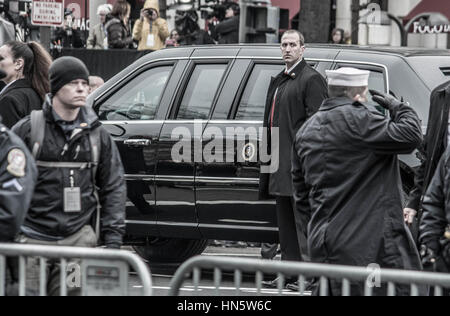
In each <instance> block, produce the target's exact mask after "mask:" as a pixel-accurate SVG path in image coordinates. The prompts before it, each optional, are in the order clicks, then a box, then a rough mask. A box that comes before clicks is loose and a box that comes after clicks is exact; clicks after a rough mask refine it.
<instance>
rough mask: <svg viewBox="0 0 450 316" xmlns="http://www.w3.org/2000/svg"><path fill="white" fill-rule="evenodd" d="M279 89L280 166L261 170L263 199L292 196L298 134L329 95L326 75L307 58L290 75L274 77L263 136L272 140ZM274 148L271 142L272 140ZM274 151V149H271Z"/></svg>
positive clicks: (269, 94)
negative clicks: (293, 162) (294, 145)
mask: <svg viewBox="0 0 450 316" xmlns="http://www.w3.org/2000/svg"><path fill="white" fill-rule="evenodd" d="M277 88H278V92H277V98H276V104H275V111H274V119H273V121H274V124H273V126H274V127H279V168H278V171H277V172H275V173H273V174H268V173H261V175H260V198H261V199H269V198H271V197H273V196H290V197H292V193H293V192H292V176H291V167H292V164H291V152H292V144H293V142H294V138H295V134H296V133H297V131H298V130H299V128H300V127H301V126H302V125H303V123H304V122H305V121H306V120H307V119H308V118H309V117H310V116H311V115H313V114H314V113H315V112H316V111H317V110H318V109H319V107H320V105H321V104H322V102H323V101H324V100H325V99H326V98H327V94H328V88H327V83H326V81H325V78H323V77H322V75H321V74H320V73H318V72H317V71H316V70H314V69H313V68H312V67H311V66H309V65H308V64H307V63H306V61H305V60H303V61H302V62H301V63H300V64H299V65H298V66H297V67H295V68H294V69H293V70H292V71H291V72H290V74H289V75H287V74H285V72H284V71H283V72H281V73H280V74H278V75H277V76H276V77H274V78H272V79H271V83H270V86H269V90H268V93H267V99H266V108H265V114H264V133H265V135H263V137H265V138H266V139H269V135H270V134H271V132H270V127H269V118H270V116H271V109H272V103H273V99H274V94H275V91H276V90H277ZM268 144H269V147H270V145H271V144H270V141H269V142H268ZM267 152H268V153H270V152H271V151H270V150H267Z"/></svg>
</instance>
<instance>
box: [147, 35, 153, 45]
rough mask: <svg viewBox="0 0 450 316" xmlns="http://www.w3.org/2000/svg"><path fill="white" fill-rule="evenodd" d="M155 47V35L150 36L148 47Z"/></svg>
mask: <svg viewBox="0 0 450 316" xmlns="http://www.w3.org/2000/svg"><path fill="white" fill-rule="evenodd" d="M153 46H155V35H153V34H149V35H148V37H147V47H153Z"/></svg>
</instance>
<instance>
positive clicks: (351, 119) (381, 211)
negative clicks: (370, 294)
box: [292, 98, 422, 269]
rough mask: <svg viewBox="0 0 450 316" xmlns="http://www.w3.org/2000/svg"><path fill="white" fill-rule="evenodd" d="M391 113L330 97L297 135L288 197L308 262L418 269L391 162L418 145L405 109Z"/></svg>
mask: <svg viewBox="0 0 450 316" xmlns="http://www.w3.org/2000/svg"><path fill="white" fill-rule="evenodd" d="M391 112H392V113H391V118H390V119H389V118H387V117H385V116H384V115H382V114H380V113H379V112H378V111H377V110H376V109H375V108H374V107H372V106H369V105H364V104H361V103H359V102H353V101H352V100H351V99H349V98H333V99H329V100H326V101H325V102H324V103H323V105H322V106H321V107H320V110H319V112H317V114H315V115H314V116H313V117H312V118H311V119H310V120H308V121H307V122H306V123H305V124H304V125H303V127H302V128H301V129H300V130H299V132H298V133H297V136H296V140H295V145H294V152H293V158H292V160H293V169H292V174H293V185H294V189H295V194H294V199H295V201H296V211H297V212H298V213H299V214H300V217H301V218H302V219H301V221H300V222H301V223H302V225H303V227H302V229H303V231H307V236H308V248H309V251H310V255H311V259H312V261H314V262H322V263H323V262H327V263H332V264H343V265H356V266H367V265H369V264H371V263H378V264H380V265H381V266H383V267H388V268H399V269H420V268H421V264H420V259H419V255H418V252H417V249H416V248H415V245H414V242H413V239H412V236H411V234H410V232H409V230H408V228H407V227H406V225H405V224H404V220H403V212H402V193H401V180H400V170H399V162H398V159H397V154H407V153H410V152H412V151H413V150H414V149H415V148H416V147H417V146H418V145H419V144H420V142H421V141H422V132H421V126H420V120H419V118H418V116H417V114H416V113H415V112H414V110H413V109H412V108H410V107H409V106H406V105H404V104H402V105H401V106H399V107H398V108H397V109H396V110H395V111H391ZM308 223H309V224H308Z"/></svg>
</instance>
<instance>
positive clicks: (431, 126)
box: [407, 81, 450, 211]
mask: <svg viewBox="0 0 450 316" xmlns="http://www.w3.org/2000/svg"><path fill="white" fill-rule="evenodd" d="M449 107H450V81H449V82H446V83H444V84H442V85H440V86H439V87H437V88H436V89H434V90H433V92H432V93H431V100H430V111H429V116H428V127H427V133H426V135H425V138H424V141H423V144H422V146H421V148H420V158H421V160H422V164H421V166H420V167H419V169H418V170H417V171H416V175H415V179H414V185H415V186H414V188H413V189H412V191H411V193H410V195H409V200H408V205H407V206H408V207H409V208H412V209H414V210H416V211H418V210H419V209H420V202H421V198H422V196H423V195H424V194H425V192H426V190H427V188H428V185H429V184H430V181H431V178H432V177H433V175H434V173H435V171H436V167H437V164H438V162H439V159H440V158H441V156H442V154H443V153H444V151H445V147H446V143H447V133H448V132H447V130H448V120H449Z"/></svg>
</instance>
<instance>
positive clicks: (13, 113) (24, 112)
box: [0, 79, 42, 128]
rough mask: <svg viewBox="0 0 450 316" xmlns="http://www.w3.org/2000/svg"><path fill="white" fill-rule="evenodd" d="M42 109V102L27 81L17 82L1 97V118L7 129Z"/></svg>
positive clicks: (20, 80)
mask: <svg viewBox="0 0 450 316" xmlns="http://www.w3.org/2000/svg"><path fill="white" fill-rule="evenodd" d="M41 108H42V100H41V98H40V97H39V95H38V94H37V92H36V91H35V90H34V89H33V87H32V86H31V83H30V82H29V81H28V80H27V79H19V80H17V81H15V82H14V83H13V84H11V85H10V86H9V87H7V88H6V90H5V91H3V93H2V94H1V95H0V116H2V118H3V121H2V123H3V124H4V125H5V126H6V127H7V128H11V127H13V126H14V125H15V124H16V123H17V122H18V121H20V120H21V119H23V118H24V117H25V116H28V115H29V114H30V113H31V111H33V110H40V109H41Z"/></svg>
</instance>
